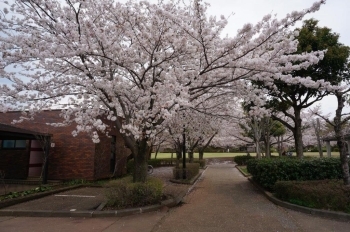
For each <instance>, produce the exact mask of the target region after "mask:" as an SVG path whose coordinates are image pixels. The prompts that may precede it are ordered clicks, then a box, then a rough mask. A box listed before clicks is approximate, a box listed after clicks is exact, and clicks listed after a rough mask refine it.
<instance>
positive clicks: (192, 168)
mask: <svg viewBox="0 0 350 232" xmlns="http://www.w3.org/2000/svg"><path fill="white" fill-rule="evenodd" d="M198 173H199V163H186V180H191V179H192V178H194V177H195V176H197V175H198ZM182 175H183V168H182V165H180V166H179V167H174V169H173V177H174V179H176V180H178V179H182Z"/></svg>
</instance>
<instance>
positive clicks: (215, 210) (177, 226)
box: [153, 164, 350, 232]
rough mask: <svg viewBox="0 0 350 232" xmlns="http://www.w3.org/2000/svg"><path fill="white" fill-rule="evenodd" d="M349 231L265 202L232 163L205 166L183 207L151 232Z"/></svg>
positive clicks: (343, 225) (341, 224) (348, 226)
mask: <svg viewBox="0 0 350 232" xmlns="http://www.w3.org/2000/svg"><path fill="white" fill-rule="evenodd" d="M163 231H164V232H176V231H179V232H183V231H192V232H196V231H198V232H199V231H201V232H202V231H206V232H211V231H213V232H214V231H215V232H216V231H220V232H225V231H228V232H229V231H230V232H231V231H244V232H248V231H254V232H257V231H264V232H265V231H312V232H313V231H318V232H323V231H324V232H326V231H327V232H329V231H337V232H342V231H344V232H345V231H347V232H348V231H350V224H349V223H346V222H338V221H334V220H328V219H323V218H318V217H315V216H311V215H307V214H303V213H299V212H294V211H291V210H286V209H284V208H281V207H279V206H276V205H274V204H273V203H271V202H270V201H268V200H267V199H266V198H265V197H264V196H263V195H262V194H261V193H260V192H259V191H258V190H257V189H256V188H255V187H254V186H253V185H252V184H251V183H250V182H249V181H248V180H247V179H246V178H245V177H243V176H242V175H241V174H240V173H239V171H238V170H237V169H236V168H234V166H233V165H232V164H218V165H212V166H209V168H208V169H207V170H206V172H205V173H204V176H203V179H202V181H200V182H199V183H198V184H197V185H196V187H195V188H194V190H193V192H192V193H191V194H189V195H188V196H187V197H186V198H185V204H183V205H182V206H181V207H178V208H174V209H173V210H171V211H170V213H169V214H168V215H167V216H166V217H165V218H163V219H162V222H161V223H160V224H159V225H158V226H156V227H155V228H154V229H153V232H163Z"/></svg>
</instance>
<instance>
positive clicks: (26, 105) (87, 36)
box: [0, 0, 330, 181]
mask: <svg viewBox="0 0 350 232" xmlns="http://www.w3.org/2000/svg"><path fill="white" fill-rule="evenodd" d="M5 3H6V4H7V5H8V7H7V8H5V9H4V10H3V11H2V14H1V20H0V49H1V57H0V76H1V79H2V83H5V84H3V85H2V86H1V87H0V110H1V111H2V112H6V111H9V110H18V109H19V110H22V111H23V112H24V113H25V114H26V115H25V116H24V117H23V118H21V119H19V121H21V120H24V119H26V118H27V119H30V118H32V117H34V116H35V114H36V113H40V111H41V110H44V109H50V108H52V107H56V108H57V107H61V108H62V105H61V104H62V103H64V107H63V108H64V109H63V110H62V113H61V116H62V123H61V124H56V126H58V125H65V124H69V123H72V122H74V123H76V124H77V127H76V130H75V131H73V132H72V133H73V135H74V136H77V135H78V134H79V133H81V132H87V133H90V134H91V137H92V140H93V142H99V133H107V132H108V126H107V124H105V123H104V122H103V121H102V120H101V117H104V118H106V119H107V120H110V121H112V122H113V125H114V127H116V128H117V129H118V130H120V131H121V132H122V133H123V139H124V141H125V144H126V146H127V147H128V148H130V150H131V151H132V153H133V155H134V158H135V172H134V181H145V179H146V174H147V150H148V148H149V139H150V138H153V137H154V136H155V135H156V134H157V133H158V132H159V131H160V130H163V129H164V128H163V125H164V124H165V122H166V121H167V120H169V119H170V118H172V117H173V114H175V113H176V112H178V110H179V109H180V108H181V107H192V108H194V106H198V105H199V104H200V99H205V97H204V98H203V96H207V94H209V95H211V96H212V97H214V96H215V97H217V98H219V97H220V96H221V97H224V94H225V92H226V91H227V89H230V88H231V89H234V87H235V86H237V85H239V84H240V80H262V81H264V82H265V83H266V84H267V85H273V84H272V83H273V80H274V79H278V80H280V81H282V82H287V83H291V84H301V85H305V86H307V87H316V86H317V87H320V86H321V87H323V88H328V87H330V85H329V83H325V82H319V81H318V82H314V81H311V80H309V79H304V78H300V77H298V76H294V77H292V76H291V75H290V72H292V71H296V70H300V69H303V68H307V67H308V66H309V65H311V64H315V63H317V62H318V61H319V59H321V58H322V57H323V52H319V51H316V52H310V53H305V54H292V53H294V52H295V51H296V48H297V40H296V39H295V36H294V35H293V33H291V32H290V31H289V27H290V26H292V25H294V23H295V22H297V21H298V20H301V19H302V18H303V17H304V16H305V15H306V14H308V13H310V12H314V11H317V10H318V9H319V7H320V5H321V4H322V3H324V1H319V2H316V3H315V4H313V6H312V7H310V8H309V9H306V10H302V11H299V12H297V11H295V12H292V13H291V14H288V15H287V16H286V17H285V18H283V19H281V20H277V19H275V18H272V17H271V15H267V16H266V17H264V18H263V19H262V21H261V22H259V23H257V24H256V25H251V24H247V25H245V26H243V27H242V29H241V30H239V31H238V32H237V35H236V36H234V37H233V38H229V37H225V38H222V37H221V32H222V30H223V28H224V27H225V26H226V24H227V20H226V19H225V18H224V17H221V18H220V19H218V20H217V19H216V18H215V17H210V16H208V15H207V13H206V10H207V7H208V6H207V5H206V4H204V3H202V2H201V1H200V0H194V1H193V2H191V3H190V4H189V5H181V4H179V5H178V4H176V3H175V2H169V3H165V2H160V3H159V4H151V3H148V2H147V1H142V2H138V3H136V2H132V1H131V2H127V3H125V4H122V3H119V2H116V1H113V0H104V1H93V0H85V1H80V0H65V1H58V0H28V1H22V0H13V1H8V2H7V1H6V2H5ZM4 80H5V81H4ZM118 116H120V117H122V118H123V120H121V121H119V120H117V117H118Z"/></svg>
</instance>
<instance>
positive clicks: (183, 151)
mask: <svg viewBox="0 0 350 232" xmlns="http://www.w3.org/2000/svg"><path fill="white" fill-rule="evenodd" d="M182 170H183V172H182V178H183V179H186V134H185V125H184V128H183V132H182Z"/></svg>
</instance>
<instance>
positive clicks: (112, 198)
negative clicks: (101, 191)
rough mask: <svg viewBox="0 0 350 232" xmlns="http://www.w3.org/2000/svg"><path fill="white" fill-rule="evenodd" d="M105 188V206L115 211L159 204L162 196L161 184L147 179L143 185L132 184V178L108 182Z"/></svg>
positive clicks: (153, 179) (155, 179) (156, 180)
mask: <svg viewBox="0 0 350 232" xmlns="http://www.w3.org/2000/svg"><path fill="white" fill-rule="evenodd" d="M105 186H106V187H107V191H106V196H107V201H108V202H107V206H108V207H113V208H116V209H123V208H128V207H140V206H145V205H151V204H157V203H160V201H161V199H162V196H163V182H162V181H161V180H160V179H157V178H148V179H147V180H146V182H145V183H141V182H137V183H133V182H132V177H130V176H128V177H125V178H122V179H118V180H114V181H110V182H109V183H108V184H106V185H105Z"/></svg>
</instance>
